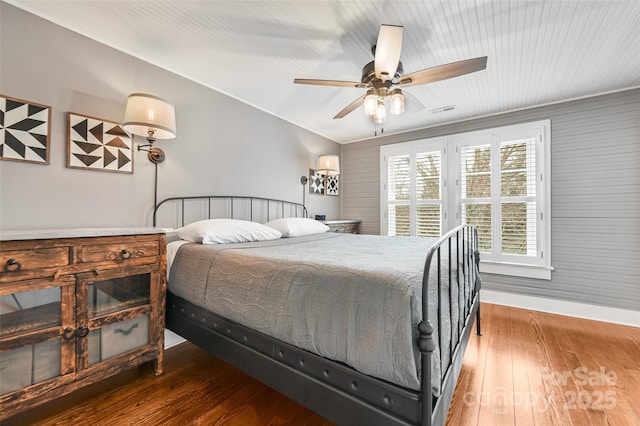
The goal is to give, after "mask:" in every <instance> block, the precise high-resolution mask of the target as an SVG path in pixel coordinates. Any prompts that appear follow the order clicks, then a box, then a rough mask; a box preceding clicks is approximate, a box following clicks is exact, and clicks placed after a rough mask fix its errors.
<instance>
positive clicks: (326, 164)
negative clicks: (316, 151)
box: [316, 155, 340, 176]
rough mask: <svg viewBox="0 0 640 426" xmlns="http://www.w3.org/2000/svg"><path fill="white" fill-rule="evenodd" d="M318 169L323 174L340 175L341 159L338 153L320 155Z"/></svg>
mask: <svg viewBox="0 0 640 426" xmlns="http://www.w3.org/2000/svg"><path fill="white" fill-rule="evenodd" d="M316 169H317V171H318V173H320V174H321V175H329V176H333V175H339V174H340V159H339V158H338V156H337V155H321V156H320V157H318V166H317V167H316Z"/></svg>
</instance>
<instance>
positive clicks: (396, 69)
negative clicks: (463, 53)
mask: <svg viewBox="0 0 640 426" xmlns="http://www.w3.org/2000/svg"><path fill="white" fill-rule="evenodd" d="M402 30H403V27H402V26H398V25H381V26H380V32H379V33H378V40H377V43H376V44H375V45H374V46H373V47H372V48H371V52H372V53H373V55H374V60H373V61H371V62H369V63H368V64H366V65H365V66H364V67H363V68H362V78H361V79H360V81H339V80H315V79H303V78H296V79H295V80H293V82H294V83H297V84H311V85H317V86H337V87H356V88H364V89H367V93H365V94H364V95H362V96H360V97H359V98H358V99H356V100H355V101H353V102H351V103H350V104H349V105H347V106H346V107H345V108H344V109H343V110H342V111H340V112H339V113H338V114H336V116H335V117H333V118H334V119H336V118H342V117H344V116H346V115H347V114H349V113H350V112H352V111H354V110H355V109H356V108H358V107H359V106H360V105H363V104H364V113H365V114H366V115H373V120H374V122H375V123H376V124H380V123H384V122H385V120H386V118H387V109H386V106H385V101H386V99H387V98H390V105H389V110H390V112H391V113H392V114H401V113H403V112H404V96H405V95H404V94H403V93H402V90H401V89H400V87H408V86H417V85H419V84H427V83H433V82H436V81H441V80H446V79H448V78H453V77H458V76H461V75H465V74H469V73H472V72H476V71H480V70H483V69H485V68H486V67H487V57H486V56H482V57H479V58H473V59H466V60H464V61H459V62H452V63H449V64H445V65H438V66H435V67H432V68H427V69H424V70H421V71H416V72H413V73H410V74H406V75H403V74H404V70H403V68H402V62H400V52H401V50H402ZM407 95H409V94H408V93H407ZM411 98H412V102H413V103H414V104H416V105H419V106H420V108H419V109H423V108H424V105H422V103H420V101H418V100H417V99H415V98H414V97H411Z"/></svg>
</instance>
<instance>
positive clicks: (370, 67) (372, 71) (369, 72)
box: [360, 61, 404, 86]
mask: <svg viewBox="0 0 640 426" xmlns="http://www.w3.org/2000/svg"><path fill="white" fill-rule="evenodd" d="M403 74H404V68H402V62H401V61H398V68H396V73H395V74H394V75H393V79H392V80H388V82H389V83H391V82H392V81H393V80H396V79H397V78H399V77H400V76H402V75H403ZM375 80H379V81H381V80H380V79H379V78H377V77H376V64H375V61H371V62H369V63H368V64H367V65H365V66H364V67H362V78H361V79H360V81H361V82H362V83H364V84H366V85H372V86H375Z"/></svg>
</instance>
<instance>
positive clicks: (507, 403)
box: [2, 304, 640, 426]
mask: <svg viewBox="0 0 640 426" xmlns="http://www.w3.org/2000/svg"><path fill="white" fill-rule="evenodd" d="M482 329H483V331H482V332H483V336H481V337H478V336H476V335H475V334H472V335H471V340H470V342H469V346H468V348H467V352H466V354H465V359H464V364H463V368H462V371H461V375H460V379H459V381H458V385H457V387H456V392H455V394H454V398H453V401H452V406H451V410H450V411H449V417H448V419H447V425H450V426H457V425H464V426H467V425H481V426H484V425H517V426H521V425H554V426H556V425H575V426H583V425H616V426H618V425H640V329H638V328H634V327H625V326H620V325H614V324H609V323H603V322H596V321H588V320H582V319H577V318H571V317H564V316H559V315H551V314H545V313H541V312H534V311H527V310H523V309H515V308H509V307H504V306H498V305H490V304H483V305H482ZM31 424H33V425H92V426H93V425H95V426H100V425H105V426H106V425H109V426H111V425H243V426H250V425H309V426H313V425H329V424H331V423H329V422H328V421H326V420H324V419H322V418H321V417H319V416H317V415H315V414H313V413H312V412H310V411H309V410H307V409H306V408H304V407H302V406H300V405H298V404H296V403H294V402H292V401H291V400H289V399H287V398H285V397H284V396H282V395H280V394H278V393H277V392H275V391H273V390H271V389H269V388H267V387H266V386H264V385H262V384H261V383H259V382H257V381H255V380H253V379H251V378H250V377H248V376H246V375H245V374H243V373H241V372H240V371H238V370H236V369H234V368H233V367H231V366H229V365H228V364H225V363H223V362H221V361H219V360H217V359H215V358H212V357H210V356H208V355H207V354H206V353H205V352H203V351H202V350H200V349H199V348H197V347H195V346H193V345H191V344H190V343H183V344H181V345H178V346H176V347H174V348H171V349H169V350H168V351H167V352H166V356H165V373H164V374H163V375H162V376H158V377H155V376H154V375H153V372H152V369H151V367H150V366H148V365H147V366H143V367H140V368H136V369H133V370H130V371H126V372H123V373H121V374H120V375H118V376H116V377H113V378H111V379H108V380H106V381H104V382H102V383H97V384H95V385H91V386H89V387H87V388H85V389H82V390H80V391H78V392H76V393H74V394H72V395H69V396H66V397H63V398H60V399H58V400H55V401H52V402H50V403H47V404H44V405H41V406H38V407H35V408H33V409H32V410H30V411H28V412H26V413H23V414H20V415H18V416H16V417H14V418H11V419H8V420H6V421H3V422H2V426H10V425H31Z"/></svg>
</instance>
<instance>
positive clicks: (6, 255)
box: [0, 247, 69, 277]
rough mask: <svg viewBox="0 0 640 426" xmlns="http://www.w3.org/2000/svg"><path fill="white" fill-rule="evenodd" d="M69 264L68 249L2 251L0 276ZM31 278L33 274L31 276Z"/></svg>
mask: <svg viewBox="0 0 640 426" xmlns="http://www.w3.org/2000/svg"><path fill="white" fill-rule="evenodd" d="M68 264H69V247H51V248H34V249H28V250H6V251H5V250H2V251H1V252H0V269H1V270H0V276H7V277H10V276H11V274H16V273H18V272H32V271H37V270H38V269H44V268H55V267H60V266H66V265H68ZM31 275H32V276H33V274H31Z"/></svg>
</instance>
